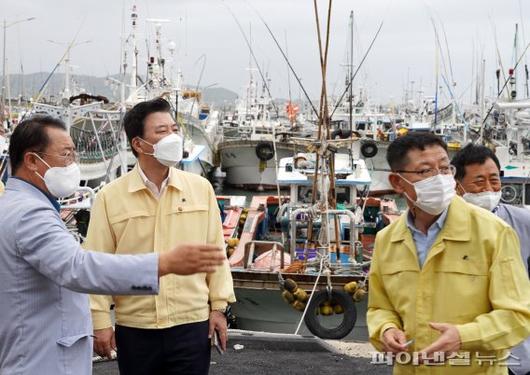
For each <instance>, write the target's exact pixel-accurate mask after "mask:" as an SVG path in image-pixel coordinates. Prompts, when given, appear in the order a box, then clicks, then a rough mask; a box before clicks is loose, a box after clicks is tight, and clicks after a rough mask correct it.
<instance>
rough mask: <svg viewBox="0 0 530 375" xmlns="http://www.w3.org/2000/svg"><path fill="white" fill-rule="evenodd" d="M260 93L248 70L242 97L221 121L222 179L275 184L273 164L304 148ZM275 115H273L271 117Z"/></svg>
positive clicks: (252, 184)
mask: <svg viewBox="0 0 530 375" xmlns="http://www.w3.org/2000/svg"><path fill="white" fill-rule="evenodd" d="M265 91H266V88H265V84H264V86H263V88H262V93H261V95H258V94H257V85H256V82H255V80H254V77H253V74H252V71H251V74H250V81H249V84H248V86H247V94H246V96H245V98H244V99H241V100H238V101H237V102H236V109H235V111H234V113H233V114H232V115H231V116H230V120H225V121H223V139H222V141H221V142H219V144H218V151H219V157H220V160H221V168H222V170H223V171H224V172H225V173H226V180H225V182H226V183H228V184H230V185H233V186H239V187H243V188H248V189H253V190H265V189H274V188H276V173H277V164H278V161H279V160H280V159H281V158H284V157H288V156H293V155H294V154H295V153H296V152H298V151H304V150H305V148H304V147H302V146H297V145H296V143H294V142H292V141H291V140H290V137H291V136H292V135H294V134H298V135H303V134H304V133H303V131H302V132H300V131H297V132H296V133H295V132H294V131H293V130H292V129H291V126H290V125H287V124H284V123H282V122H280V121H279V120H278V118H277V117H278V116H273V113H271V112H272V111H273V108H275V106H274V104H273V102H272V99H271V98H269V97H268V96H267V94H266V92H265ZM274 117H276V118H274Z"/></svg>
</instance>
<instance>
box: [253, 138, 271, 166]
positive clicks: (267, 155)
mask: <svg viewBox="0 0 530 375" xmlns="http://www.w3.org/2000/svg"><path fill="white" fill-rule="evenodd" d="M256 156H257V157H258V159H259V160H261V161H269V160H271V159H272V158H273V157H274V147H273V146H272V143H271V142H259V143H258V144H257V145H256Z"/></svg>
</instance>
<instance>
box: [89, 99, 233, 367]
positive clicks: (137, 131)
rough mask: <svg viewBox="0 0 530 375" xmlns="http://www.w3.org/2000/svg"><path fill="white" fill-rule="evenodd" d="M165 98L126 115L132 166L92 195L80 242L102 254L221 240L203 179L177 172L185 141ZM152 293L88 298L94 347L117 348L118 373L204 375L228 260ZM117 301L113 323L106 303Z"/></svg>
mask: <svg viewBox="0 0 530 375" xmlns="http://www.w3.org/2000/svg"><path fill="white" fill-rule="evenodd" d="M169 111H170V105H169V103H168V102H167V101H165V100H164V99H160V98H159V99H154V100H151V101H147V102H142V103H139V104H137V105H136V106H135V107H134V108H132V109H131V110H130V111H129V112H127V114H126V115H125V118H124V127H125V132H126V134H127V137H128V139H129V142H130V144H131V149H132V150H133V153H134V154H135V155H136V156H137V158H138V163H137V165H136V166H135V167H134V169H133V170H132V171H130V172H129V173H127V174H126V175H124V176H122V177H120V178H118V179H117V180H115V181H113V182H111V183H110V184H108V185H107V186H105V187H104V188H103V189H102V190H101V192H99V193H98V195H97V198H96V201H95V203H94V206H93V208H92V212H91V220H90V226H89V229H88V234H87V238H86V241H85V244H84V246H85V247H86V248H90V249H94V250H99V251H104V252H108V253H116V254H122V253H125V252H129V251H131V249H138V250H139V252H150V251H153V249H154V251H155V252H162V251H165V250H166V249H171V248H173V247H175V246H176V245H178V244H184V243H203V244H204V243H207V244H215V245H217V246H219V247H223V246H224V239H223V232H222V225H221V217H220V212H219V208H218V205H217V200H216V197H215V194H214V191H213V189H212V186H211V185H210V183H209V182H208V181H207V180H206V179H204V178H202V177H200V176H198V175H194V174H191V173H187V172H183V171H180V170H177V169H176V168H174V167H173V166H174V165H176V164H177V163H178V162H179V161H180V159H181V158H182V154H183V148H182V147H183V139H182V137H181V136H180V135H179V134H178V126H177V124H175V121H174V120H173V119H172V117H171V115H170V113H169ZM159 289H160V293H159V295H158V296H145V297H129V296H113V297H108V296H93V297H92V298H91V310H92V319H93V324H94V336H95V340H94V349H95V351H96V352H97V353H98V354H100V355H105V356H109V355H110V352H111V349H114V348H115V347H116V346H117V352H118V366H119V368H120V373H122V374H127V375H134V374H139V375H140V374H170V373H171V374H176V373H179V374H180V373H185V374H197V375H203V374H207V373H208V368H209V365H210V340H209V336H212V335H213V334H214V332H217V333H218V334H219V338H220V344H221V346H222V347H223V348H225V347H226V340H227V323H226V318H225V316H224V311H225V309H226V307H227V304H228V303H231V302H234V301H235V298H234V290H233V285H232V277H231V273H230V268H229V265H228V261H225V263H224V265H223V266H221V267H218V268H217V269H216V271H215V272H213V273H210V274H206V273H201V274H196V275H190V276H173V275H172V276H168V277H166V278H164V279H160V288H159ZM112 303H114V305H115V316H116V329H115V332H114V331H113V329H112V324H111V315H110V306H111V304H112Z"/></svg>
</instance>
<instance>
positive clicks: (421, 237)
mask: <svg viewBox="0 0 530 375" xmlns="http://www.w3.org/2000/svg"><path fill="white" fill-rule="evenodd" d="M447 211H448V209H447V208H446V209H445V211H444V212H442V214H441V215H440V217H439V218H438V219H437V220H436V221H435V222H434V223H432V225H431V226H430V227H429V229H428V230H427V234H424V233H423V232H422V231H420V230H419V229H418V228H416V226H415V225H414V217H413V216H412V213H411V212H410V211H409V213H408V215H407V227H409V229H410V232H411V233H412V239H413V240H414V244H415V245H416V253H417V254H418V261H419V263H420V268H422V267H423V263H425V259H427V255H428V254H429V250H430V249H431V247H432V245H433V244H434V241H435V240H436V237H437V236H438V233H440V231H441V230H442V227H443V226H444V223H445V218H446V217H447Z"/></svg>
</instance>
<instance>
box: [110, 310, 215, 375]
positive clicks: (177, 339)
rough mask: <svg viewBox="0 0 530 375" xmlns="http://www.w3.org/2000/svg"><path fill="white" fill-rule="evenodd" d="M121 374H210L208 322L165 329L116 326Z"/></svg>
mask: <svg viewBox="0 0 530 375" xmlns="http://www.w3.org/2000/svg"><path fill="white" fill-rule="evenodd" d="M115 332H116V346H117V349H118V350H117V351H118V367H119V369H120V374H121V375H170V374H179V375H207V374H208V370H209V368H210V349H211V346H210V340H209V339H208V321H207V320H206V321H204V322H199V323H190V324H183V325H179V326H175V327H171V328H165V329H141V328H130V327H124V326H119V325H116V331H115Z"/></svg>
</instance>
